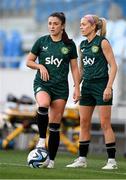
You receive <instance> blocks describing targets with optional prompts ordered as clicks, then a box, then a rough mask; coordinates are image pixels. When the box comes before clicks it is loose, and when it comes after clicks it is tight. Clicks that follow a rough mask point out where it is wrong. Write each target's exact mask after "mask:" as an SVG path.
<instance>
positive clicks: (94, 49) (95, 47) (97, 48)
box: [91, 45, 99, 53]
mask: <svg viewBox="0 0 126 180" xmlns="http://www.w3.org/2000/svg"><path fill="white" fill-rule="evenodd" d="M98 50H99V47H98V46H96V45H94V46H92V48H91V51H92V52H93V53H97V52H98Z"/></svg>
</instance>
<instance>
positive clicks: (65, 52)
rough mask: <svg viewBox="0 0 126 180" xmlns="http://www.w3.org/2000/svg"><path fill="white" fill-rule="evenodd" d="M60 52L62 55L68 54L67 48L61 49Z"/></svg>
mask: <svg viewBox="0 0 126 180" xmlns="http://www.w3.org/2000/svg"><path fill="white" fill-rule="evenodd" d="M61 52H62V54H68V52H69V49H68V48H67V47H62V48H61Z"/></svg>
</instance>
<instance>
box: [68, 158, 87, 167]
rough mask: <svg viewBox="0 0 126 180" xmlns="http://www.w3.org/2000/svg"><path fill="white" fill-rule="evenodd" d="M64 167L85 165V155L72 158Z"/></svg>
mask: <svg viewBox="0 0 126 180" xmlns="http://www.w3.org/2000/svg"><path fill="white" fill-rule="evenodd" d="M66 167H68V168H79V167H84V168H86V167H87V162H86V158H85V157H79V158H77V159H75V160H74V162H73V163H72V164H68V165H67V166H66Z"/></svg>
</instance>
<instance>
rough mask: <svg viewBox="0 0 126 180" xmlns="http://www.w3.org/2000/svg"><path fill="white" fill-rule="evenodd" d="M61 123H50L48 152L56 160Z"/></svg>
mask: <svg viewBox="0 0 126 180" xmlns="http://www.w3.org/2000/svg"><path fill="white" fill-rule="evenodd" d="M59 131H60V124H57V123H49V133H50V134H49V141H48V152H49V157H50V160H54V159H55V156H56V153H57V150H58V147H59V142H60V132H59Z"/></svg>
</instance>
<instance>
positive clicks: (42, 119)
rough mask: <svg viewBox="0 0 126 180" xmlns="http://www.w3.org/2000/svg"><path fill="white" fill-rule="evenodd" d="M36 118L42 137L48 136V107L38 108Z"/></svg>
mask: <svg viewBox="0 0 126 180" xmlns="http://www.w3.org/2000/svg"><path fill="white" fill-rule="evenodd" d="M36 120H37V124H38V129H39V135H40V138H46V131H47V126H48V108H45V107H39V108H38V110H37V115H36Z"/></svg>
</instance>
